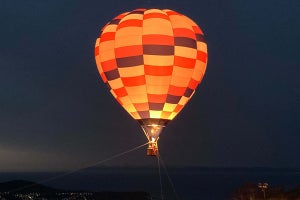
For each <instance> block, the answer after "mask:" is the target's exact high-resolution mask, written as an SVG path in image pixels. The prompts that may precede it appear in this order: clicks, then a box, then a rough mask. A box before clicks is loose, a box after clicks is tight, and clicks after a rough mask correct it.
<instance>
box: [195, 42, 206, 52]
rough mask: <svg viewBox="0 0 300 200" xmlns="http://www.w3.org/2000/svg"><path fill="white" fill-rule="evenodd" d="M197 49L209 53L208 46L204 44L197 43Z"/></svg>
mask: <svg viewBox="0 0 300 200" xmlns="http://www.w3.org/2000/svg"><path fill="white" fill-rule="evenodd" d="M197 49H198V50H200V51H203V52H206V53H207V44H206V43H204V42H197Z"/></svg>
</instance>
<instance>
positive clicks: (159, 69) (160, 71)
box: [145, 65, 173, 76]
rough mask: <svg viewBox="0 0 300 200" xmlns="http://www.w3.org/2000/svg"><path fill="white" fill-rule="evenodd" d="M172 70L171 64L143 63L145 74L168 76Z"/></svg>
mask: <svg viewBox="0 0 300 200" xmlns="http://www.w3.org/2000/svg"><path fill="white" fill-rule="evenodd" d="M172 72H173V66H150V65H145V74H146V75H153V76H170V75H172Z"/></svg>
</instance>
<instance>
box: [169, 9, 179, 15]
mask: <svg viewBox="0 0 300 200" xmlns="http://www.w3.org/2000/svg"><path fill="white" fill-rule="evenodd" d="M166 13H167V14H168V15H180V14H179V13H177V12H175V11H173V10H168V11H166Z"/></svg>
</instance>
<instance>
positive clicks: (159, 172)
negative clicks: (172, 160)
mask: <svg viewBox="0 0 300 200" xmlns="http://www.w3.org/2000/svg"><path fill="white" fill-rule="evenodd" d="M156 157H157V165H158V174H159V183H160V198H161V200H164V196H163V186H162V178H161V171H160V161H159V154H157V156H156Z"/></svg>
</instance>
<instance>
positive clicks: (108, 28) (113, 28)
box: [102, 24, 117, 34]
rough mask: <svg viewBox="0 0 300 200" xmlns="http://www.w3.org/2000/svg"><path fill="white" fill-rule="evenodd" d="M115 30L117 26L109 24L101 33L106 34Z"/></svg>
mask: <svg viewBox="0 0 300 200" xmlns="http://www.w3.org/2000/svg"><path fill="white" fill-rule="evenodd" d="M116 29H117V25H116V24H110V25H108V26H106V27H105V29H103V32H102V34H103V33H107V32H116Z"/></svg>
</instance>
